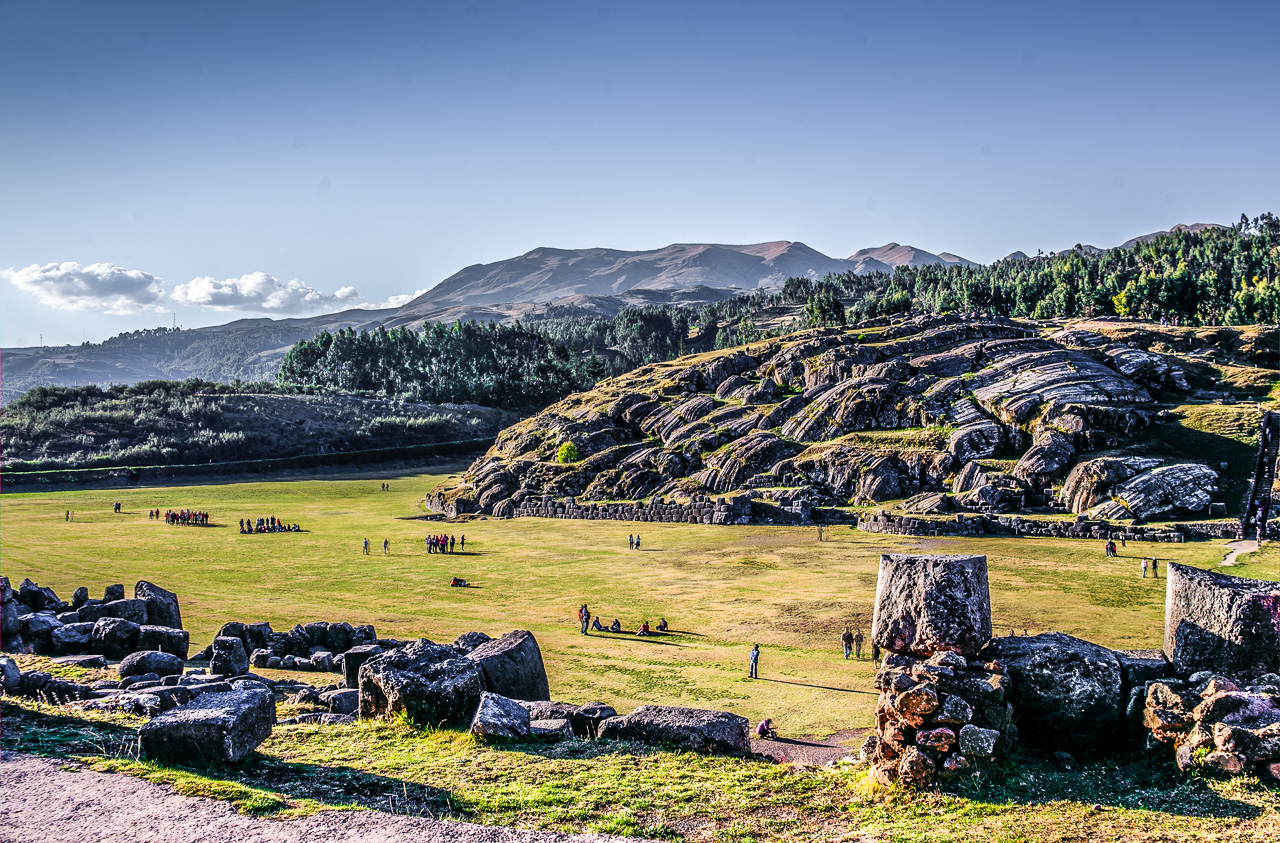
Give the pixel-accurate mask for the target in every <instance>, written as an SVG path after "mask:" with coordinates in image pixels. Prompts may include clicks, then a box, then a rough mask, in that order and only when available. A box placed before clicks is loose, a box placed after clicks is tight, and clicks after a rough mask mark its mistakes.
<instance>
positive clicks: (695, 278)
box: [0, 223, 1212, 403]
mask: <svg viewBox="0 0 1280 843" xmlns="http://www.w3.org/2000/svg"><path fill="white" fill-rule="evenodd" d="M1209 227H1212V224H1205V223H1198V224H1195V225H1191V226H1184V225H1178V226H1174V227H1173V229H1172V230H1173V231H1183V230H1190V231H1201V230H1203V229H1205V228H1209ZM1167 233H1168V232H1164V231H1160V232H1155V233H1152V234H1148V235H1143V236H1141V237H1135V238H1133V239H1132V240H1129V241H1127V242H1126V243H1125V244H1124V246H1123V248H1131V247H1132V246H1134V245H1136V244H1138V243H1141V242H1146V241H1147V240H1150V239H1153V238H1155V237H1158V236H1160V235H1161V234H1167ZM1080 248H1082V249H1085V250H1090V251H1093V250H1095V247H1093V246H1081V247H1080ZM1009 259H1015V260H1034V258H1029V257H1028V256H1027V255H1026V254H1025V253H1023V252H1014V253H1012V254H1011V255H1009V256H1008V257H1007V258H1006V260H1009ZM929 264H943V265H946V266H957V265H962V266H977V265H978V264H976V263H974V262H973V261H970V260H967V259H965V258H962V257H960V256H959V255H955V254H952V253H950V252H937V253H932V252H926V251H924V250H923V249H918V248H916V247H914V246H908V245H901V244H898V243H887V244H885V245H883V246H879V247H875V248H868V249H860V250H858V251H856V252H854V253H853V254H852V255H850V256H849V257H847V258H833V257H829V256H827V255H824V254H823V253H821V252H819V251H817V250H816V249H813V248H811V247H809V246H807V245H805V244H804V243H800V242H796V241H790V240H775V241H770V242H767V243H755V244H749V245H738V246H734V245H724V244H715V243H676V244H672V245H670V246H666V247H664V248H661V249H650V250H644V251H624V250H621V249H603V248H591V249H554V248H549V247H540V248H537V249H534V250H532V251H530V252H526V253H525V254H523V255H519V256H518V257H514V258H508V259H507V260H502V261H497V262H495V263H489V264H475V265H473V266H468V267H466V268H465V269H462V270H459V271H458V272H456V273H454V274H453V275H451V276H449V277H448V278H446V279H444V280H443V281H441V282H440V283H439V284H437V285H436V286H434V287H432V288H431V289H429V290H427V291H426V292H424V293H422V294H421V295H419V296H417V297H416V298H414V299H413V300H412V301H410V302H408V303H407V304H405V305H403V306H401V307H399V308H396V309H385V310H359V309H357V310H347V311H342V312H340V313H330V314H324V315H321V316H313V317H306V318H292V319H268V318H257V319H238V320H236V321H234V322H230V323H227V324H224V325H214V326H210V327H205V328H196V329H190V330H181V331H169V330H166V329H157V330H153V331H136V332H133V333H129V334H121V335H120V336H118V337H113V338H112V339H110V340H107V341H106V342H102V343H92V344H90V343H86V344H83V345H79V346H74V345H68V346H58V347H48V348H6V349H0V355H2V359H3V384H2V386H0V403H7V402H9V401H11V400H13V399H14V398H16V397H17V396H18V395H20V394H21V393H22V392H25V391H26V390H27V389H30V388H31V387H33V386H38V385H42V384H45V385H63V386H70V385H74V384H77V383H80V384H84V383H100V384H107V383H134V382H137V381H141V380H149V379H153V378H166V379H182V378H188V377H201V378H206V379H208V380H215V381H226V382H230V381H232V380H234V379H236V378H240V379H242V380H245V381H252V380H262V379H270V378H272V377H274V374H275V371H276V369H277V368H278V367H279V364H280V360H281V359H282V358H283V357H284V354H285V352H286V351H288V349H289V347H290V346H291V345H293V343H295V342H297V341H299V340H302V339H307V338H310V337H312V336H314V335H315V334H316V333H318V332H320V331H321V330H329V331H333V330H337V329H338V328H344V327H351V328H355V329H362V328H365V329H371V328H375V327H377V326H379V325H382V326H386V327H397V326H405V327H411V328H417V327H420V326H422V325H423V324H426V323H430V322H453V321H455V320H462V321H468V320H477V321H499V322H501V321H510V320H515V319H520V320H526V321H527V320H531V319H538V318H546V317H549V316H568V315H572V316H601V317H604V318H611V317H613V316H614V315H616V314H617V313H618V311H619V310H621V309H622V308H623V307H625V306H627V305H662V304H679V305H690V306H697V305H701V304H708V303H712V302H717V301H722V300H724V299H727V298H732V297H734V296H738V295H742V294H744V293H748V292H751V291H754V290H759V289H767V288H771V287H778V286H781V285H782V283H783V282H784V281H785V280H786V279H787V278H790V277H807V278H813V279H815V280H816V279H819V278H822V277H824V276H826V275H829V274H834V273H842V272H853V273H856V274H858V275H867V274H871V273H875V272H892V271H893V269H894V268H895V267H898V266H912V267H920V266H925V265H929Z"/></svg>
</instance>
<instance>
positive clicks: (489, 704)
mask: <svg viewBox="0 0 1280 843" xmlns="http://www.w3.org/2000/svg"><path fill="white" fill-rule="evenodd" d="M471 734H473V735H480V736H481V737H486V738H527V737H529V712H528V711H527V710H525V708H524V707H523V706H522V705H520V703H518V702H516V701H515V700H511V699H507V698H506V697H504V696H501V695H499V694H491V693H489V692H488V691H485V692H484V693H483V694H481V695H480V704H479V705H478V706H477V707H476V713H475V716H474V717H472V718H471Z"/></svg>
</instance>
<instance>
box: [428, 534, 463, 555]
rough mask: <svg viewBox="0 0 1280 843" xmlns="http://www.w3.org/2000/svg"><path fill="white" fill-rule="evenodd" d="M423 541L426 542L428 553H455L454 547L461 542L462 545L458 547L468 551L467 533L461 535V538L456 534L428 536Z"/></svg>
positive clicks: (460, 549)
mask: <svg viewBox="0 0 1280 843" xmlns="http://www.w3.org/2000/svg"><path fill="white" fill-rule="evenodd" d="M423 541H424V542H426V545H427V553H453V549H454V547H455V546H457V545H459V544H460V545H461V547H458V550H459V551H466V549H467V537H466V536H465V535H464V536H461V537H460V540H459V537H455V536H446V535H439V536H427V537H426V538H425V539H423Z"/></svg>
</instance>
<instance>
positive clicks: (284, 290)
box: [173, 272, 359, 313]
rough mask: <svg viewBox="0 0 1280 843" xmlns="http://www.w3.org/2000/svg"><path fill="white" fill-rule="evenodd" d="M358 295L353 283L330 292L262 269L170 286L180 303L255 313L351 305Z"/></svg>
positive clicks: (300, 310) (197, 279) (286, 311)
mask: <svg viewBox="0 0 1280 843" xmlns="http://www.w3.org/2000/svg"><path fill="white" fill-rule="evenodd" d="M358 298H359V294H358V293H357V292H356V289H355V287H343V288H341V289H340V290H338V291H337V292H335V293H334V294H333V295H329V294H328V293H323V292H321V291H320V290H317V289H315V288H314V287H308V286H307V285H306V284H303V283H302V282H301V281H299V280H298V279H296V278H295V279H293V280H292V281H280V280H279V279H277V278H275V277H273V276H271V275H267V274H266V273H265V272H252V273H250V274H248V275H242V276H240V277H239V278H228V279H226V280H225V281H219V280H218V279H216V278H208V277H205V278H193V279H192V280H191V282H190V283H188V284H179V285H178V286H176V287H174V288H173V300H174V301H176V302H178V303H179V304H186V305H192V306H196V307H207V308H211V309H213V310H243V311H251V312H255V313H301V312H303V311H307V310H318V309H320V308H324V307H333V306H335V305H352V306H354V303H355V300H356V299H358Z"/></svg>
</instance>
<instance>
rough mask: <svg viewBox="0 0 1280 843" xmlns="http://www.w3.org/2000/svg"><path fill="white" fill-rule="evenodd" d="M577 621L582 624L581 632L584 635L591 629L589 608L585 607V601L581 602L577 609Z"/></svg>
mask: <svg viewBox="0 0 1280 843" xmlns="http://www.w3.org/2000/svg"><path fill="white" fill-rule="evenodd" d="M578 621H579V623H581V624H582V634H583V635H586V634H587V632H589V631H590V629H591V610H590V609H588V608H587V604H586V603H583V604H582V608H581V609H579V610H578Z"/></svg>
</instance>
